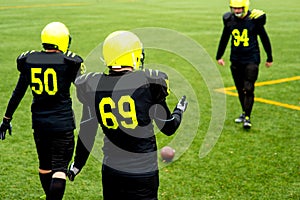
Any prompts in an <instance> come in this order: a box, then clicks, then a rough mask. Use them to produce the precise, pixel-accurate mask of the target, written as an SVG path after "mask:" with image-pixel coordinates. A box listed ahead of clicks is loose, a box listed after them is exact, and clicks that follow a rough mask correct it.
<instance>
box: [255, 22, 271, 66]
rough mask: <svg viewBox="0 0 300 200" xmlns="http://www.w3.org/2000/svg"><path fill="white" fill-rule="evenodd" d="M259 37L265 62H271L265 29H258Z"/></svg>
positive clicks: (261, 27)
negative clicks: (264, 52) (265, 55)
mask: <svg viewBox="0 0 300 200" xmlns="http://www.w3.org/2000/svg"><path fill="white" fill-rule="evenodd" d="M258 30H259V32H258V34H259V37H260V39H261V42H262V44H263V47H264V49H265V51H266V54H267V62H273V56H272V47H271V42H270V39H269V36H268V34H267V32H266V29H265V28H264V27H263V26H260V27H259V29H258Z"/></svg>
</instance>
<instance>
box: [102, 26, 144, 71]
mask: <svg viewBox="0 0 300 200" xmlns="http://www.w3.org/2000/svg"><path fill="white" fill-rule="evenodd" d="M102 53H103V59H104V61H105V64H106V66H108V67H112V68H122V67H133V69H139V68H140V64H141V59H143V58H142V53H143V45H142V43H141V41H140V39H139V38H138V37H137V36H136V35H135V34H134V33H132V32H130V31H115V32H113V33H111V34H109V35H108V36H107V37H106V39H105V40H104V43H103V49H102Z"/></svg>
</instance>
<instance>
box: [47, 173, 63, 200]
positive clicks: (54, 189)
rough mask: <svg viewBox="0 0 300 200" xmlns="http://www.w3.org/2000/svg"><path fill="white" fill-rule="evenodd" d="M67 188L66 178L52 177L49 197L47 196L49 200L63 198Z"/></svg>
mask: <svg viewBox="0 0 300 200" xmlns="http://www.w3.org/2000/svg"><path fill="white" fill-rule="evenodd" d="M65 188H66V179H62V178H52V181H51V185H50V190H49V198H48V196H47V200H48V199H49V200H61V199H62V198H63V196H64V193H65Z"/></svg>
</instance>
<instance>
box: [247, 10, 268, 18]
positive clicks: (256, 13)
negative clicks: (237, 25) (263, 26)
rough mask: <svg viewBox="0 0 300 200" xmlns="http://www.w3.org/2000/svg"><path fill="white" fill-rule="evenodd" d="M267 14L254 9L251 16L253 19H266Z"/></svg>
mask: <svg viewBox="0 0 300 200" xmlns="http://www.w3.org/2000/svg"><path fill="white" fill-rule="evenodd" d="M265 16H266V13H265V12H264V11H262V10H257V9H253V10H252V11H251V14H250V16H249V17H250V18H251V19H259V18H265Z"/></svg>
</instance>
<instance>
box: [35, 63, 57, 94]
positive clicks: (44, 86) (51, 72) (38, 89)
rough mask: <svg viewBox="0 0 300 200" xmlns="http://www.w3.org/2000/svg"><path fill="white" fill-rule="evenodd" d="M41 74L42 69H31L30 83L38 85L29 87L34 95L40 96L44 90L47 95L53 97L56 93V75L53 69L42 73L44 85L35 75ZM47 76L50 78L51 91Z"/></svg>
mask: <svg viewBox="0 0 300 200" xmlns="http://www.w3.org/2000/svg"><path fill="white" fill-rule="evenodd" d="M39 74H42V68H31V82H32V83H36V84H38V86H31V89H32V91H34V92H35V93H36V94H42V93H43V91H44V89H45V91H46V92H47V93H48V94H49V95H55V94H56V92H57V91H58V87H57V75H56V72H55V71H54V69H52V68H48V69H46V71H45V72H44V74H43V76H44V83H43V81H42V80H41V79H40V78H38V77H37V76H36V75H39ZM49 76H52V84H53V85H52V90H50V87H49Z"/></svg>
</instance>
